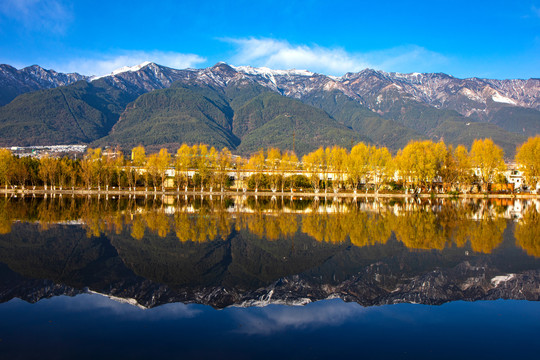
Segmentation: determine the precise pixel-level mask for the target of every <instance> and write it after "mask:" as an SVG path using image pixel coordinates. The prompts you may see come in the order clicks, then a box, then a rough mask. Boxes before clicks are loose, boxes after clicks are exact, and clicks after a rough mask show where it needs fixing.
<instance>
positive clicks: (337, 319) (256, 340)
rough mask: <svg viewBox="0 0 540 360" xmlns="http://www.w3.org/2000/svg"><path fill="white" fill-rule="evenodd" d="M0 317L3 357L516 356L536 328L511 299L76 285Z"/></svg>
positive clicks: (526, 351) (530, 345)
mask: <svg viewBox="0 0 540 360" xmlns="http://www.w3.org/2000/svg"><path fill="white" fill-rule="evenodd" d="M0 317H1V318H2V322H1V325H0V334H1V335H0V337H1V339H2V341H1V342H0V353H2V354H4V355H6V357H5V358H17V357H20V358H28V357H34V356H36V357H38V356H40V355H45V357H54V358H69V357H75V356H76V357H78V358H95V357H96V356H98V354H99V357H100V358H102V357H105V358H118V357H124V358H127V357H129V358H145V357H146V358H147V357H152V356H154V355H156V354H158V353H159V355H160V357H164V356H195V357H197V358H212V357H216V356H217V357H219V358H224V357H235V358H253V357H254V356H257V357H260V358H275V357H286V358H298V357H306V358H307V357H310V358H328V357H334V356H350V357H355V358H357V357H364V358H374V357H379V358H386V357H391V356H397V357H399V358H426V359H427V358H435V357H436V358H443V359H445V358H448V359H449V358H456V357H460V358H472V357H475V358H490V359H498V358H501V359H502V358H524V357H526V356H531V357H533V356H534V355H535V353H536V350H535V346H534V344H535V342H536V340H537V335H538V333H539V331H540V312H539V311H538V306H537V303H534V302H526V301H514V300H512V301H503V300H498V301H490V302H487V301H480V302H472V303H471V302H462V301H458V302H452V303H448V304H444V305H442V306H425V305H413V304H398V305H385V306H379V307H369V308H363V307H361V306H360V305H358V304H355V303H344V302H343V301H341V300H339V299H334V300H325V301H320V302H317V303H312V304H308V305H306V306H300V307H288V306H283V305H270V306H267V307H264V308H247V309H244V308H227V309H224V310H215V309H212V308H210V307H208V306H204V305H184V304H179V303H175V304H167V305H163V306H160V307H157V308H154V309H148V310H142V309H139V308H137V307H134V306H132V305H129V304H122V303H118V302H115V301H113V300H111V299H109V298H107V297H104V296H101V295H96V294H84V295H79V296H76V297H73V298H70V297H65V296H60V297H56V298H52V299H47V300H41V301H40V302H38V303H36V304H33V305H31V304H28V303H25V302H23V301H21V300H17V299H15V300H12V301H10V302H9V303H6V304H4V305H3V306H2V307H0Z"/></svg>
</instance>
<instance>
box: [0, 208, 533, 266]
mask: <svg viewBox="0 0 540 360" xmlns="http://www.w3.org/2000/svg"><path fill="white" fill-rule="evenodd" d="M539 210H540V203H539V201H538V200H512V199H502V200H501V199H495V200H485V199H477V200H471V199H469V200H443V199H436V200H415V201H409V200H408V199H407V200H395V199H386V198H385V199H375V200H363V201H360V200H358V199H334V200H325V201H324V202H323V201H317V200H313V199H311V200H294V199H285V198H280V199H275V198H253V197H250V198H246V197H233V198H218V199H214V200H211V199H210V198H208V197H189V198H188V197H182V198H156V199H148V198H120V199H108V200H104V199H100V198H96V197H88V198H86V197H83V198H69V197H67V198H62V197H59V198H48V199H47V198H1V199H0V234H8V233H10V232H11V228H12V225H13V223H14V222H29V223H36V224H38V225H39V227H40V229H41V230H48V229H49V228H50V227H51V226H54V225H62V224H80V225H81V226H82V227H83V228H84V229H85V230H86V232H87V236H88V237H91V236H94V237H99V236H101V235H110V234H116V235H119V234H121V233H122V232H123V231H124V230H125V229H126V228H129V233H130V235H131V237H132V238H133V239H136V240H142V239H143V238H145V236H151V235H152V234H153V235H157V236H158V237H160V238H164V237H167V236H168V235H170V234H171V233H174V234H175V235H176V237H177V238H178V240H179V241H181V242H195V243H203V242H207V241H215V240H225V239H227V238H228V237H230V236H231V234H232V233H233V232H239V231H242V230H247V231H249V232H250V233H251V234H252V235H255V236H257V237H259V238H261V239H266V240H268V241H275V240H278V239H287V238H288V239H291V238H293V237H294V236H295V234H296V233H297V232H302V233H304V234H306V235H308V236H310V237H311V238H313V239H315V240H317V241H319V242H325V243H331V244H344V243H350V244H352V245H354V246H358V247H364V246H372V245H375V244H385V243H386V242H387V241H388V240H389V239H390V237H391V236H392V234H395V237H396V238H397V240H398V241H400V242H402V243H403V244H404V245H405V246H406V247H407V248H409V249H422V250H432V249H436V250H442V249H445V248H448V247H453V246H456V247H459V248H463V247H465V246H466V245H467V244H470V247H471V250H472V251H474V252H480V253H486V254H489V253H491V252H492V251H493V250H494V249H496V248H497V247H498V246H500V244H501V243H502V241H503V233H504V231H505V229H506V228H507V226H508V220H512V221H513V222H515V224H516V231H515V237H516V243H517V245H518V246H520V247H522V248H523V249H524V250H525V251H526V252H527V253H528V254H529V255H532V256H536V257H539V256H540V249H539V247H540V245H539V243H540V242H539V241H538V240H537V234H538V233H540V232H539V230H540V225H539V224H540V216H539Z"/></svg>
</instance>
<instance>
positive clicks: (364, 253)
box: [0, 196, 540, 308]
mask: <svg viewBox="0 0 540 360" xmlns="http://www.w3.org/2000/svg"><path fill="white" fill-rule="evenodd" d="M538 212H539V203H538V202H537V201H535V200H527V201H522V200H500V199H499V200H487V199H477V200H449V199H434V200H429V199H425V200H418V201H417V200H415V201H410V200H408V199H397V200H396V199H389V198H382V199H368V200H365V199H364V200H360V199H352V198H351V199H331V198H328V199H319V200H316V199H309V200H306V199H298V200H297V199H291V198H261V197H259V198H256V197H251V198H250V197H247V198H246V197H230V198H227V197H217V198H216V197H214V198H213V199H211V198H209V197H201V196H196V197H178V198H166V197H163V198H144V197H143V198H133V197H131V198H130V197H122V198H120V199H118V198H115V199H113V198H110V199H104V198H99V197H56V198H50V197H49V198H38V197H26V198H1V199H0V296H1V298H0V301H7V300H9V299H11V298H13V297H19V298H22V299H25V300H27V301H37V300H39V299H42V298H46V297H51V296H56V295H59V294H66V295H75V294H79V293H84V292H89V291H90V292H97V293H102V294H105V295H106V296H110V297H113V298H114V299H117V300H118V299H123V300H122V301H127V302H129V303H131V304H134V305H138V306H141V307H155V306H158V305H162V304H166V303H171V302H196V303H203V304H210V305H212V306H215V307H220V308H221V307H227V306H230V305H236V306H261V305H267V304H275V303H280V304H297V305H300V304H306V303H309V302H312V301H316V300H320V299H326V298H333V297H339V298H342V299H344V300H347V301H356V302H358V303H360V304H362V305H375V304H388V303H399V302H419V303H427V304H441V303H444V302H447V301H452V300H458V299H465V300H478V299H497V298H508V299H528V300H538V299H540V290H539V288H540V287H539V286H538V284H539V283H540V270H539V269H540V251H539V248H540V245H539V239H538V236H537V234H538V233H539V230H540V229H539V221H540V216H539V214H538Z"/></svg>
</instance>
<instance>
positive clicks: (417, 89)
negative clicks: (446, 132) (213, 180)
mask: <svg viewBox="0 0 540 360" xmlns="http://www.w3.org/2000/svg"><path fill="white" fill-rule="evenodd" d="M239 78H247V79H250V80H252V81H255V82H257V83H258V84H260V85H262V86H265V87H267V88H269V89H272V90H274V91H276V92H279V93H280V94H282V95H285V96H288V97H292V98H297V99H302V98H303V97H305V96H309V95H310V94H312V93H314V92H320V91H338V92H341V93H343V94H345V95H347V96H348V97H350V98H352V99H355V100H356V101H358V102H360V103H362V104H363V105H366V106H367V107H369V108H370V109H372V110H375V111H381V110H383V109H384V105H385V104H384V100H385V99H387V100H388V101H392V100H393V101H395V100H396V99H395V96H398V95H399V96H401V97H405V98H407V99H409V100H413V101H416V102H419V103H424V104H427V105H430V106H433V107H435V108H439V109H450V110H456V111H457V112H459V113H460V114H461V115H463V116H473V117H477V118H479V119H481V120H483V119H486V118H487V117H488V114H489V113H490V112H492V111H494V110H498V109H499V108H500V107H503V106H519V107H524V108H530V109H535V110H540V79H528V80H521V79H512V80H495V79H480V78H468V79H459V78H455V77H453V76H450V75H447V74H443V73H411V74H401V73H387V72H384V71H379V70H373V69H365V70H362V71H360V72H357V73H347V74H345V75H343V76H341V77H333V76H327V75H323V74H317V73H313V72H310V71H308V70H296V69H292V70H274V69H269V68H266V67H260V68H256V67H251V66H229V65H227V64H226V63H223V62H220V63H218V64H216V65H214V66H212V67H208V68H204V69H182V70H178V69H173V68H169V67H166V66H162V65H158V64H155V63H152V62H144V63H142V64H139V65H135V66H124V67H122V68H120V69H117V70H114V71H113V72H112V73H110V74H108V75H102V76H94V77H88V76H84V75H80V74H77V73H72V74H63V73H58V72H56V71H54V70H45V69H43V68H41V67H39V66H37V65H33V66H30V67H27V68H24V69H21V70H17V69H15V68H13V67H11V66H9V65H0V89H2V90H1V91H2V93H6V92H8V91H9V92H10V93H12V94H17V95H18V94H21V93H24V92H28V91H35V90H39V89H47V88H53V87H57V86H64V85H68V84H71V83H73V82H76V81H79V80H86V81H97V80H100V79H103V80H104V81H106V82H108V83H110V84H111V85H113V86H115V87H118V88H120V89H123V90H129V91H134V92H137V93H144V92H148V91H152V90H156V89H163V88H167V87H169V86H170V85H171V84H172V83H173V82H175V81H178V80H183V81H191V82H193V83H198V84H203V83H204V84H212V85H214V86H219V87H223V86H225V85H226V84H227V83H228V82H229V81H231V80H233V79H237V80H238V79H239ZM388 93H393V94H394V98H392V97H388V95H387V94H388ZM2 95H3V94H2ZM13 97H14V96H13ZM4 98H5V99H7V98H8V97H6V96H4ZM9 100H11V99H9ZM0 101H1V100H0ZM7 102H9V101H7V100H4V101H3V103H1V104H2V105H4V104H5V103H7ZM382 112H384V110H383V111H382Z"/></svg>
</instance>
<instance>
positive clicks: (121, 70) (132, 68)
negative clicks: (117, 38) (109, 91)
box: [92, 61, 151, 81]
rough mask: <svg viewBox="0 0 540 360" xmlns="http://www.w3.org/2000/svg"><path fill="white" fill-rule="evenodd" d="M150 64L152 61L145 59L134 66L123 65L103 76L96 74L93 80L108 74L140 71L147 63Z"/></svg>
mask: <svg viewBox="0 0 540 360" xmlns="http://www.w3.org/2000/svg"><path fill="white" fill-rule="evenodd" d="M150 64H151V62H150V61H145V62H143V63H140V64H139V65H134V66H122V67H121V68H119V69H116V70H113V71H112V72H111V73H110V74H107V75H102V76H95V77H93V78H92V81H93V80H97V79H101V78H103V77H106V76H114V75H118V74H121V73H125V72H134V71H139V70H141V69H142V68H143V67H145V66H147V65H150Z"/></svg>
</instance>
